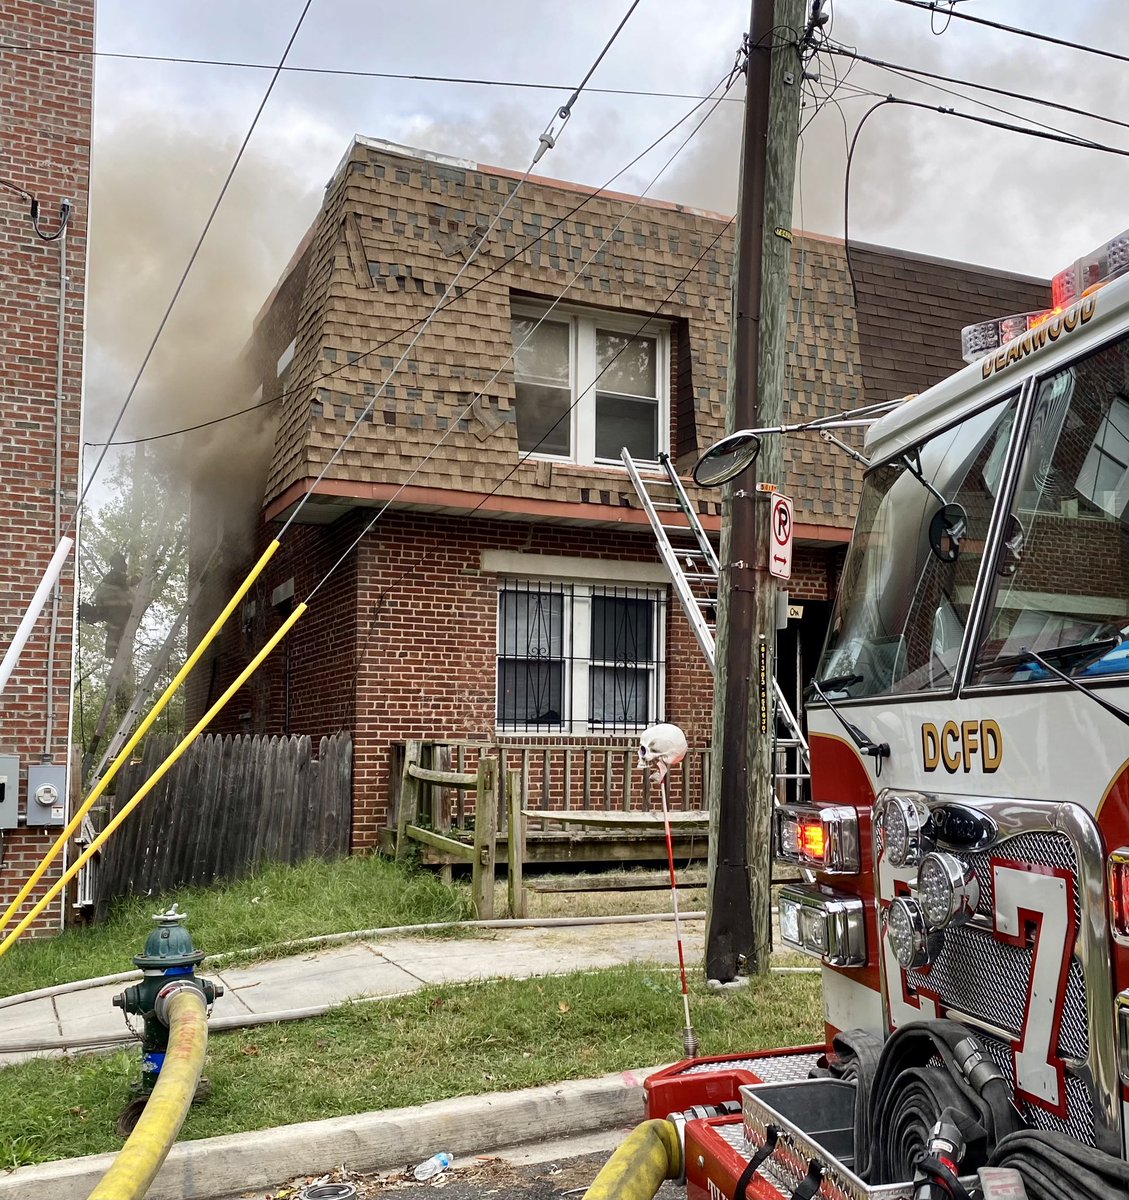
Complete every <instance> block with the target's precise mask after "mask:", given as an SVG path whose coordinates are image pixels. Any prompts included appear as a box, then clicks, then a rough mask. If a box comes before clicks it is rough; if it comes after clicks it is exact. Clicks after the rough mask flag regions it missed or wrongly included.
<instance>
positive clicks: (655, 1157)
mask: <svg viewBox="0 0 1129 1200" xmlns="http://www.w3.org/2000/svg"><path fill="white" fill-rule="evenodd" d="M681 1174H682V1146H681V1144H680V1143H679V1141H678V1131H677V1130H676V1129H675V1128H674V1126H673V1125H672V1124H671V1123H670V1122H669V1121H663V1120H654V1121H644V1122H643V1123H642V1124H641V1125H636V1126H635V1128H634V1129H633V1130H632V1131H631V1132H630V1133H629V1134H628V1135H627V1138H626V1140H625V1141H624V1142H623V1143H622V1144H621V1145H620V1146H619V1148H618V1149H617V1150H616V1152H615V1153H614V1154H613V1155H612V1156H611V1158H609V1159H608V1161H607V1162H606V1163H604V1165H603V1167H602V1168H601V1170H600V1173H599V1175H597V1176H596V1178H595V1179H593V1180H592V1186H591V1187H589V1189H588V1190H587V1191H586V1192H585V1193H584V1200H652V1197H653V1196H654V1195H655V1193H656V1192H657V1191H658V1190H659V1188H660V1187H662V1185H663V1181H664V1180H666V1179H677V1178H678V1177H679V1176H680V1175H681ZM91 1200H94V1197H93V1196H92V1197H91Z"/></svg>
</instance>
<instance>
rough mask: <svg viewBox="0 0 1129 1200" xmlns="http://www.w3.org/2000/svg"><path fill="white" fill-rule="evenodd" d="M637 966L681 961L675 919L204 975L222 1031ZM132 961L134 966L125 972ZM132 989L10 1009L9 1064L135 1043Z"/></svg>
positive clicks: (345, 951) (405, 943)
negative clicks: (380, 1000) (484, 982)
mask: <svg viewBox="0 0 1129 1200" xmlns="http://www.w3.org/2000/svg"><path fill="white" fill-rule="evenodd" d="M704 932H705V931H704V922H703V921H701V920H693V921H686V922H684V924H683V929H682V933H683V943H684V945H685V948H686V957H687V960H688V961H690V962H700V961H701V958H702V954H703V939H704ZM205 949H206V947H205ZM632 962H655V963H662V964H667V965H670V964H676V963H677V962H678V951H677V946H676V943H675V934H674V925H673V923H672V922H670V921H653V922H647V923H637V924H622V925H572V926H565V927H560V926H558V927H555V928H539V929H529V928H526V929H492V930H486V931H482V932H480V933H476V934H475V935H474V936H470V937H454V938H452V937H411V936H408V937H394V938H385V939H381V940H376V941H361V942H354V943H350V944H347V945H342V946H334V947H332V948H330V949H324V950H317V951H308V952H306V953H302V954H296V955H294V956H292V957H288V958H276V959H270V960H267V961H265V962H261V963H258V964H256V965H254V966H250V967H231V968H226V969H224V968H221V969H218V970H211V969H209V966H208V962H207V960H206V959H205V961H204V963H203V965H202V966H201V967H200V968H199V971H200V973H201V974H203V975H206V976H207V977H209V978H211V979H214V980H217V981H218V982H220V983H222V984H223V987H224V995H223V996H222V997H221V998H220V999H219V1000H217V1001H216V1005H215V1009H214V1011H213V1013H212V1018H211V1022H210V1025H211V1027H212V1028H213V1029H216V1030H222V1029H223V1028H225V1027H228V1028H230V1027H232V1026H237V1025H239V1024H242V1023H244V1022H248V1021H250V1022H254V1023H261V1022H262V1021H264V1020H266V1021H269V1020H271V1019H272V1017H273V1018H276V1019H279V1018H281V1017H282V1015H283V1014H293V1013H294V1012H295V1010H305V1009H310V1008H316V1007H318V1006H332V1005H336V1004H341V1003H343V1002H344V1001H346V1000H352V999H357V998H361V997H372V998H376V997H381V996H384V997H387V996H397V995H404V994H405V993H409V992H414V991H417V990H418V989H420V988H422V987H426V986H428V985H430V984H443V983H455V982H460V981H466V980H476V979H490V978H498V977H505V978H508V979H525V978H529V977H531V976H535V975H550V974H561V973H564V972H567V971H583V970H594V969H597V968H601V967H613V966H620V965H622V964H625V963H632ZM129 965H130V964H129V962H128V960H127V961H126V962H124V963H123V964H122V967H123V970H124V969H128V967H129ZM126 986H127V985H126V984H122V983H117V984H110V985H107V986H103V987H98V988H92V989H89V990H86V991H79V992H69V993H66V994H64V995H59V996H54V997H49V998H45V999H40V1000H32V1001H28V1002H27V1003H24V1004H19V1005H15V1006H13V1007H11V1008H4V1009H0V1065H3V1064H7V1063H11V1062H17V1061H20V1060H21V1059H24V1058H29V1057H33V1056H34V1055H35V1054H37V1053H39V1054H45V1053H56V1054H57V1053H60V1052H68V1051H80V1050H82V1049H83V1048H97V1047H104V1046H107V1045H112V1044H114V1043H115V1042H121V1043H126V1042H128V1041H131V1040H132V1038H131V1036H130V1034H129V1031H128V1029H127V1028H126V1025H125V1020H124V1018H123V1015H122V1013H121V1010H120V1009H117V1008H114V1007H113V1005H112V1004H111V999H112V997H113V996H115V995H116V994H117V993H119V992H120V991H122V990H123V988H124V987H126ZM309 1015H316V1014H314V1013H310V1014H309ZM17 1047H18V1049H17Z"/></svg>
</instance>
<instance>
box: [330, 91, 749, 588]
mask: <svg viewBox="0 0 1129 1200" xmlns="http://www.w3.org/2000/svg"><path fill="white" fill-rule="evenodd" d="M731 78H732V77H731ZM718 86H720V84H719V85H718ZM730 86H732V85H731V83H730V84H726V91H728V90H729V87H730ZM724 94H725V93H724V92H723V93H722V95H724ZM721 98H722V97H721V96H719V97H718V98H717V99H716V100H715V101H714V103H713V106H712V107H711V108H710V110H709V112H708V113H706V115H705V116H704V117H703V118H702V120H701V121H699V122H698V124H697V125H696V126H695V127H694V128H693V129H692V130H691V131H690V133H689V134H688V135H687V136H686V138H685V139H684V140H683V142H682V143H681V145H679V146H678V147H677V148H676V149H675V151H674V153H673V154H672V155H671V156H670V157H669V158H668V159H667V160H666V162H665V163H664V164H663V165H662V167H661V168H660V170H659V171H658V173H657V174H656V175H655V176H654V178H653V179H652V180H651V182H650V183H648V184H647V187H646V189H645V190H644V192H643V193H642V195H640V196H638V197H636V199H635V201H634V203H633V204H632V205H631V206H630V207H629V208H628V209H627V210H626V211H625V212H624V213H623V215H622V216H621V217H620V219H619V220H618V221H617V222H616V224H615V226H614V227H613V228H612V229H611V231H610V232H609V233H608V234H607V235H606V236H605V237H604V240H603V241H602V242H601V243H600V244H599V245H598V246H597V247H596V249H595V250H593V251H592V253H591V254H589V256H588V258H587V259H586V260H585V261H584V262H583V263H582V264H581V266H580V267H579V269H578V270H577V271H576V272H575V273H574V274H573V276H572V278H571V279H570V280H569V281H568V282H567V283H566V284H565V286H564V287H563V288H562V289H561V291H560V293H559V294H558V295H557V297H556V298H555V299H554V300H553V302H552V304H550V305H549V307H548V308H547V309H546V311H545V312H544V313H543V314H542V315H541V317H540V318H539V319H538V321H537V323H536V325H534V326H533V328H532V329H531V330H530V331H529V332H528V333H527V334H526V336H525V339H524V340H523V341H522V343H521V345H520V346H515V347H514V349H513V350H512V351H511V353H510V354H509V356H508V357H507V358H506V359H505V360H504V361H503V363H502V364H501V366H499V367H498V369H497V370H496V371H495V372H494V374H493V375H491V377H490V378H489V379H488V380H487V381H486V382H485V383H484V384H483V385H482V387H481V388H479V389H478V391H477V392H476V393H475V395H474V396H472V397H471V399H470V401H469V402H468V403H467V404H466V405H465V406H464V408H463V410H462V411H461V412H460V413H459V414H458V415H457V416H456V417H455V418H454V419H453V420H452V421H451V422H450V423H449V424H448V426H447V430H446V432H444V434H443V436H442V437H440V438H439V440H438V441H437V442H436V443H435V444H434V445H433V446H432V447H431V449H430V450H428V452H427V454H425V455H424V457H423V458H422V459H421V460H420V462H419V463H417V464H416V466H415V467H414V468H413V469H412V471H411V473H410V474H409V475H408V476H407V478H406V479H404V481H403V482H402V483H401V484H400V485H399V486H398V487H397V488H396V490H395V492H393V493H392V495H391V496H389V497H388V499H387V500H385V502H384V503H383V504H382V505H381V506H380V508H379V509H378V510H377V512H376V513H375V515H374V516H373V517H372V519H371V520H370V521H368V523H367V524H366V525H365V527H364V528H363V529H362V530H361V532H360V533H359V534H358V535H357V537H356V538H355V539H354V540H353V541H352V542H351V543H350V544H349V546H348V547H347V548H346V550H345V551H344V552H343V553H342V555H341V557H340V558H339V559H338V560H337V562H336V563H334V564H333V566H332V567H331V568H330V570H329V571H328V572H327V573H326V575H325V577H324V578H323V579H322V580H321V582H320V583H318V585H317V587H315V588H314V591H313V592H311V593H310V595H309V596H308V597H307V603H308V602H309V601H310V600H312V599H313V596H314V592H316V591H317V589H318V588H319V587H321V584H322V583H324V582H325V580H326V579H328V578H329V576H330V575H331V574H332V573H333V571H334V570H336V568H337V567H338V566H340V565H341V563H343V562H344V561H345V560H346V559H347V558H348V557H349V555H350V554H352V552H353V551H354V550H355V549H356V548H357V546H358V545H360V543H361V541H362V540H363V539H364V538H365V537H366V536H367V535H368V534H369V533H370V532H371V530H372V529H373V527H374V526H375V525H376V523H377V522H378V521H379V520H380V518H381V517H382V516H383V515H384V514H385V513H386V512H387V511H388V509H389V508H390V507H391V506H392V504H393V503H394V502H395V501H396V500H397V498H398V497H399V496H400V495H402V494H403V491H404V489H405V488H406V487H408V485H409V484H410V483H411V481H412V480H413V479H414V478H415V477H416V476H417V475H418V474H419V472H420V471H421V470H422V469H423V467H424V465H425V464H426V463H427V462H428V461H429V460H430V459H431V458H432V456H433V455H434V454H435V453H436V451H437V450H438V449H439V447H440V446H442V445H443V443H444V442H445V441H446V440H447V438H448V437H449V436H450V434H451V432H452V431H453V430H454V429H455V428H456V427H457V425H458V422H459V421H460V420H462V418H463V417H465V416H466V415H467V414H468V413H469V412H470V411H471V410H472V409H473V408H474V406H475V404H476V403H477V402H478V400H479V399H480V398H481V397H482V396H483V395H484V394H485V392H486V389H487V388H488V387H490V385H491V384H492V383H493V382H494V381H495V380H496V379H497V378H498V376H499V375H501V373H502V372H503V371H504V370H505V369H506V367H508V366H509V364H510V363H511V362H513V360H514V359H515V358H516V357H517V352H518V351H519V350H520V349H521V348H522V347H523V346H525V344H526V343H527V342H528V341H529V339H530V338H531V337H532V336H533V334H534V333H535V332H536V331H537V330H538V329H539V328H540V327H541V325H542V324H543V323H544V322H545V321H546V320H547V319H548V317H549V314H550V313H551V312H552V311H553V310H554V309H555V308H556V307H557V306H558V305H559V304H560V303H561V301H562V300H564V298H565V296H566V295H567V294H568V293H569V292H570V291H571V290H572V287H573V285H574V284H575V283H576V282H577V280H578V279H580V278H581V277H582V276H583V274H584V273H585V271H587V270H588V268H589V267H590V266H591V265H592V263H593V262H594V261H595V260H596V257H597V255H599V254H600V253H601V252H602V251H603V249H604V247H605V246H607V245H608V243H609V242H610V241H611V240H612V238H613V237H614V236H615V235H616V233H617V232H618V231H619V230H620V229H621V228H622V227H623V224H624V222H625V221H626V220H627V218H628V217H629V216H631V214H632V213H633V212H634V211H635V209H636V208H638V207H639V204H640V203H641V202H642V201H643V198H644V197H645V196H646V194H647V192H648V191H650V189H651V188H652V187H654V185H655V184H656V183H657V182H658V180H659V179H660V178H661V176H662V175H663V174H664V173H665V172H666V170H667V168H668V167H669V166H670V164H671V163H672V162H674V160H675V159H676V158H677V157H678V156H679V154H681V153H682V151H683V150H684V149H685V148H686V146H687V144H688V143H689V142H690V140H691V139H692V138H693V137H694V135H695V134H696V133H697V132H698V131H699V130H700V129H701V128H702V126H703V125H704V124H705V123H706V121H708V120H709V118H710V117H711V116H712V115H713V114H714V112H716V111H717V108H718V105H719V104H720V103H721ZM703 103H704V102H703ZM700 107H701V104H699V105H697V106H696V108H695V110H694V111H696V110H697V108H700ZM726 228H728V224H727V225H726V226H724V227H723V229H722V232H724V230H725V229H726ZM720 236H721V234H720V233H719V234H718V237H719V238H720ZM716 241H717V238H715V239H714V242H713V243H711V247H710V248H712V246H713V245H714V244H716ZM699 262H701V258H700V257H699V259H698V260H697V261H696V262H695V263H694V266H693V267H691V271H693V270H694V269H695V268H696V267H697V265H698V263H699ZM688 277H689V276H688V275H687V276H686V277H685V278H684V279H683V280H682V283H684V282H685V279H686V278H688ZM677 286H679V287H680V286H681V283H680V284H679V285H677ZM676 290H677V288H676ZM671 295H673V292H672V293H671ZM669 299H670V296H667V298H666V299H665V300H664V301H663V304H664V305H665V304H666V303H667V302H668V301H669ZM653 319H654V314H653V315H652V316H651V317H648V319H647V322H645V324H649V323H650V321H651V320H653ZM637 333H638V331H636V334H637ZM632 336H636V335H632ZM627 344H628V343H626V342H625V344H624V345H623V346H621V347H620V348H619V350H617V351H616V353H615V354H614V355H613V356H612V358H611V360H610V361H609V362H608V363H607V365H606V366H605V367H604V368H603V369H602V370H601V371H600V373H599V375H597V376H596V378H595V379H593V380H592V382H591V383H590V384H589V385H588V386H587V387H585V388H578V389H577V398H576V399H575V400H574V401H573V402H572V404H570V405H569V407H568V408H567V409H566V410H565V412H564V413H562V415H561V416H560V417H559V418H558V419H557V420H556V421H555V422H554V423H553V425H552V426H551V427H550V428H549V429H548V430H547V431H546V432H545V434H544V435H543V436H542V438H541V440H540V441H539V442H538V443H537V445H536V446H534V447H533V449H532V450H529V451H526V452H525V456H524V457H521V456H519V459H518V462H517V466H515V467H514V470H516V469H517V467H520V466H521V465H522V463H524V462H526V461H527V459H528V458H529V455H530V454H532V453H533V452H534V451H535V450H536V449H537V447H538V446H540V445H541V444H542V443H543V442H544V440H545V438H547V437H548V436H549V434H551V433H552V432H553V430H554V429H556V428H557V426H558V425H559V424H560V423H561V421H563V420H564V419H565V417H567V416H568V415H569V414H570V413H571V412H572V410H573V409H574V408H575V407H576V405H577V404H578V403H579V402H580V398H581V397H582V396H584V395H585V394H586V393H588V392H590V391H591V390H592V388H594V387H595V385H596V383H597V382H598V380H599V379H600V378H601V377H602V376H603V374H604V372H605V371H607V369H608V367H610V366H611V364H612V363H613V362H615V360H616V359H617V358H618V357H619V356H620V354H622V353H623V351H624V350H625V349H626V347H627ZM510 474H511V475H512V474H513V472H512V471H511V472H510ZM509 477H510V476H509V475H507V476H506V479H508V478H509ZM504 482H505V479H503V480H502V483H504ZM498 487H501V483H500V484H498ZM495 490H497V489H495ZM493 494H494V493H493V492H491V493H489V495H493ZM488 498H489V496H487V497H485V498H484V500H485V499H488ZM472 511H475V512H477V508H475V509H474V510H472Z"/></svg>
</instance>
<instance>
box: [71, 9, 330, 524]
mask: <svg viewBox="0 0 1129 1200" xmlns="http://www.w3.org/2000/svg"><path fill="white" fill-rule="evenodd" d="M312 3H313V0H306V2H305V4H304V5H303V6H302V11H301V13H299V14H298V21H297V23H296V24H295V26H294V30H293V32H292V33H291V34H290V40H289V41H288V42H287V43H286V48H285V49H284V50H283V52H282V58H281V59H280V60H279V63H278V67H277V68H276V69H275V71H274V74H273V75H271V79H270V83H269V84H268V85H267V90H266V91H265V92H264V93H263V98H262V100H260V101H259V107H258V108H257V109H256V110H255V115H254V117H252V119H251V124H250V126H249V127H248V129H247V133H246V135H245V137H244V138H243V142H242V144H241V145H240V147H239V149H238V151H237V152H236V155H235V161H234V162H232V164H231V169H230V170H229V171H228V173H227V178H226V179H225V180H224V181H223V186H222V187H221V188H220V192H219V195H218V196H217V197H216V202H215V204H213V205H212V211H211V212H210V213H209V214H208V219H207V221H205V222H204V228H203V231H202V232H201V234H200V237H199V238H198V239H197V241H196V245H195V246H194V247H193V249H192V253H191V254H190V255H189V256H188V263H187V265H186V266H185V268H184V271H183V273H182V274H181V277H180V281H179V282H178V283H177V285H176V288H175V289H174V290H173V294H172V299H171V300H170V301H169V303H168V307H167V308H166V309H165V313H164V316H162V317H161V320H160V324H159V325H158V326H157V331H156V333H154V334H153V339H152V341H151V342H150V343H149V349H148V350H146V351H145V357H144V358H143V359H142V360H141V366H140V367H138V369H137V374H136V375H135V376H134V379H133V383H131V384H130V387H129V391H128V392H127V393H126V396H125V399H124V400H123V401H122V404H121V408H119V409H118V415H117V416H116V417H115V418H114V423H113V425H112V426H111V428H110V436H109V437H108V438H107V440H106V445H105V446H104V447H103V448H102V453H101V454H99V455H98V459H97V461H96V462H95V464H94V470H93V471H92V472H91V473H90V478H89V479H88V480H87V481H86V483H85V485H84V486H83V489H82V493H81V494H80V495H79V497H78V503H77V504H76V505H75V511H74V515H73V516H72V517H71V527H72V528H73V526H74V522H75V520H76V518H77V516H78V513H79V512H80V510H81V509H82V505H83V501H84V500H85V499H86V497H87V494H88V493H89V491H90V488H91V487H92V486H93V484H94V480H95V479H96V478H97V477H98V471H99V470H100V468H101V466H102V463H103V462H104V461H105V458H106V455H107V453H108V452H109V448H110V444H111V443H112V442H113V440H114V434H115V433H117V431H118V428H119V426H120V425H121V423H122V418H123V417H124V416H125V410H126V409H127V408H128V407H129V404H130V401H131V400H132V399H133V396H134V393H135V392H136V391H137V387H138V384H140V382H141V377H142V375H144V374H145V368H146V367H147V366H148V365H149V360H150V359H151V358H152V357H153V351H154V350H156V348H157V343H158V342H159V341H160V339H161V334H162V333H164V330H165V326H166V325H167V324H168V320H169V317H170V316H171V315H172V310H173V309H174V308H175V307H176V302H177V300H178V299H179V298H180V293H181V291H182V290H183V288H184V284H185V282H186V280H187V279H188V275H189V273H190V272H191V270H192V267H193V264H194V263H195V262H196V258H197V256H198V255H199V253H200V247H201V246H203V244H204V239H205V238H206V237H207V236H208V231H209V230H210V229H211V227H212V222H213V221H214V220H215V217H216V213H217V212H219V207H220V205H221V204H222V203H223V198H224V196H226V195H227V189H228V187H229V186H230V184H231V180H232V178H233V177H234V175H235V171H236V169H237V168H238V166H239V163H240V160H241V159H242V158H243V152H244V151H245V150H246V149H247V144H248V142H250V140H251V135H252V134H253V133H254V132H255V127H256V126H257V125H258V123H259V118H260V117H261V116H262V115H263V109H264V108H266V105H267V101H268V100H269V99H270V95H271V92H273V91H274V85H275V84H276V83H277V82H278V77H279V75H280V74H281V73H282V68H283V66H284V65H285V63H286V59H287V56H288V55H289V54H290V49H291V47H292V46H293V45H294V42H295V39H296V38H297V37H298V31H299V30H300V29H301V28H302V22H303V21H305V19H306V14H307V13H308V12H309V11H310V5H311V4H312Z"/></svg>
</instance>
